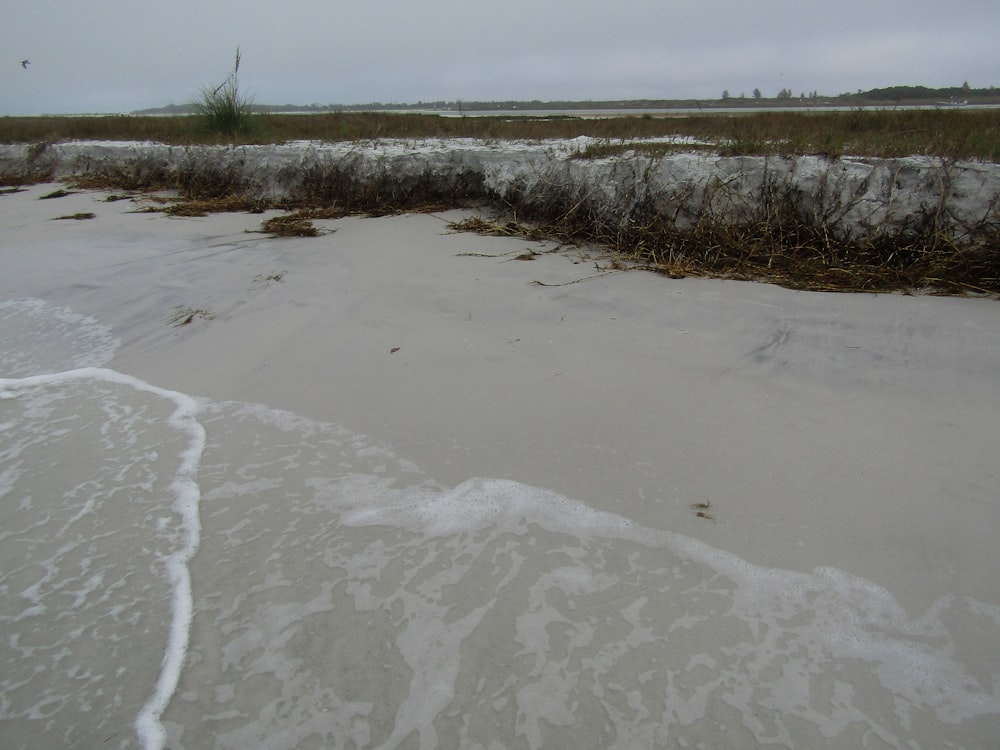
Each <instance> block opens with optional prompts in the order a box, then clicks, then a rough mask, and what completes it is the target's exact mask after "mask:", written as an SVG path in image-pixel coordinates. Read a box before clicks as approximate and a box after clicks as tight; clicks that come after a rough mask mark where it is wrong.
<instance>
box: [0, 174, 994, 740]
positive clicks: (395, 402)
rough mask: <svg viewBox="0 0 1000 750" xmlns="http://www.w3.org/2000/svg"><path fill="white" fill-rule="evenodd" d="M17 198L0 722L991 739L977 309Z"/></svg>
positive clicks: (165, 736)
mask: <svg viewBox="0 0 1000 750" xmlns="http://www.w3.org/2000/svg"><path fill="white" fill-rule="evenodd" d="M55 187H57V186H55V185H39V186H33V187H31V188H29V189H28V190H27V191H25V192H22V193H16V194H9V195H3V196H0V264H2V268H3V273H2V274H0V377H3V378H8V380H5V381H0V396H2V397H3V398H2V399H0V421H2V422H3V423H4V430H3V433H2V435H0V441H2V443H0V451H2V453H0V513H2V514H3V515H2V519H3V520H2V523H0V535H2V544H0V558H2V565H3V567H2V568H0V573H2V574H3V576H4V578H3V581H2V587H3V588H2V589H0V591H2V596H3V604H2V607H3V610H2V614H0V621H2V622H3V623H4V624H3V628H2V629H3V632H4V633H5V642H4V643H3V644H0V658H2V667H0V671H2V672H3V673H4V674H6V675H8V676H7V677H0V691H2V696H0V734H2V735H3V736H5V737H7V738H10V741H9V742H8V741H6V740H5V742H4V743H3V744H4V746H5V747H38V746H41V744H44V740H43V738H53V737H55V738H60V737H61V738H62V739H61V741H62V742H64V743H65V744H66V746H81V747H84V746H94V743H103V742H104V741H105V739H107V744H108V746H120V747H133V746H142V745H144V746H147V747H156V746H168V747H178V748H180V747H191V748H194V747H212V746H215V747H236V746H240V747H257V746H259V747H274V748H277V747H427V748H430V747H484V748H485V747H490V748H493V747H652V746H664V747H752V746H754V745H772V744H776V745H779V746H788V747H831V748H854V747H926V748H937V747H963V748H979V747H981V748H986V747H991V746H993V744H992V743H994V742H995V738H996V737H997V736H1000V586H998V584H997V580H998V574H1000V545H998V544H997V543H996V540H995V537H996V534H997V531H998V530H1000V477H998V472H1000V470H998V468H997V467H998V466H1000V462H998V460H997V455H1000V452H998V451H1000V420H998V419H997V416H998V415H1000V304H998V303H997V302H996V301H994V300H986V299H956V298H936V297H926V296H904V295H880V296H863V295H853V294H852V295H848V294H844V295H835V294H826V293H807V292H796V291H790V290H786V289H781V288H777V287H774V286H770V285H764V284H753V283H744V282H728V281H718V280H703V279H681V280H673V279H668V278H665V277H661V276H657V275H654V274H650V273H646V272H640V271H631V272H613V271H609V270H607V269H608V268H609V266H608V262H607V260H608V259H607V258H605V257H603V256H602V254H601V253H600V252H598V251H596V250H588V249H580V248H561V249H560V248H557V247H556V246H554V245H549V244H542V243H533V242H529V241H526V240H520V239H508V238H483V237H478V236H474V235H469V234H454V233H449V231H448V227H447V223H446V220H447V219H454V218H457V217H459V216H460V214H458V213H450V214H441V215H417V216H412V215H410V216H397V217H390V218H382V219H364V218H347V219H342V220H337V221H326V222H319V224H321V225H322V226H323V227H324V228H326V229H328V230H330V232H329V233H327V234H324V235H323V236H321V237H319V238H302V239H276V238H268V237H266V236H264V235H261V234H256V233H248V230H254V229H256V228H257V227H259V223H260V221H261V218H262V217H261V216H255V215H249V214H222V215H214V216H211V217H207V218H194V219H176V218H167V217H165V216H163V215H160V214H148V213H132V211H134V210H135V208H136V204H135V203H133V202H130V201H118V202H113V203H106V202H103V198H104V197H105V194H103V193H89V192H82V193H76V194H74V195H71V196H68V197H65V198H59V199H53V200H38V198H39V196H41V195H43V194H45V193H47V192H50V191H51V190H53V189H54V188H55ZM80 211H92V212H94V213H96V214H97V216H96V218H94V219H90V220H85V221H72V220H61V221H54V220H52V219H53V217H56V216H60V215H67V214H73V213H76V212H80ZM528 252H531V253H534V255H533V256H532V257H533V259H532V260H519V259H518V256H520V255H522V254H524V253H528ZM602 269H604V270H602ZM535 282H542V284H544V285H541V284H537V283H535ZM180 310H187V311H188V313H186V314H185V315H182V316H181V320H186V319H187V318H188V317H189V316H190V322H189V323H187V324H186V325H175V324H172V323H171V320H172V319H173V318H176V317H177V315H178V311H180ZM194 311H203V312H204V314H201V313H198V314H193V313H194ZM175 322H176V321H175ZM78 368H91V369H83V370H80V369H78ZM94 368H100V369H94ZM67 372H68V373H70V374H63V375H59V374H58V373H67ZM43 374H44V375H48V374H55V375H53V376H52V377H44V378H37V377H36V378H34V379H32V378H31V377H29V376H39V375H43ZM88 415H89V416H88ZM199 430H203V433H202V432H199ZM202 436H203V437H202ZM192 456H194V457H196V459H197V461H198V465H197V473H196V475H195V474H193V473H192V472H193V470H192V467H191V458H192ZM185 461H187V463H185ZM192 483H193V484H192ZM192 493H193V494H192ZM193 507H197V510H198V513H197V514H195V515H194V516H192V515H191V514H190V511H191V509H192V508H193ZM699 513H700V514H701V515H699ZM195 550H196V551H195ZM192 553H193V556H192ZM189 558H190V559H189ZM188 576H189V578H190V587H189V588H190V591H188V590H187V589H186V588H185V586H186V585H187V583H186V581H187V580H188ZM115 597H118V598H117V599H116V598H115ZM95 644H97V647H96V648H95ZM112 644H113V645H112ZM164 654H166V655H167V657H168V658H167V659H166V661H165V663H161V660H163V657H164ZM11 675H12V676H11ZM115 743H118V744H115Z"/></svg>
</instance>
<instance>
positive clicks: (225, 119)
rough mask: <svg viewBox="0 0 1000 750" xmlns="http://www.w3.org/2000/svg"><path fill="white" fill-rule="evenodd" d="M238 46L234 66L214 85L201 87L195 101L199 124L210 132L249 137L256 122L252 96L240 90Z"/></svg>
mask: <svg viewBox="0 0 1000 750" xmlns="http://www.w3.org/2000/svg"><path fill="white" fill-rule="evenodd" d="M241 58H242V56H241V55H240V48H239V47H237V48H236V60H235V62H234V63H233V69H232V70H231V71H230V72H229V75H228V76H226V78H225V80H223V81H222V83H220V84H219V85H218V86H216V87H215V88H204V89H202V92H201V101H199V102H198V104H197V110H198V115H197V118H198V124H199V125H200V126H201V127H202V128H203V129H204V130H205V131H206V132H207V133H208V134H209V135H210V136H223V137H228V138H248V137H253V135H254V130H255V128H254V126H255V124H256V121H255V116H254V114H253V99H252V98H251V97H249V96H247V95H246V94H243V93H242V92H241V91H240V82H239V77H240V60H241Z"/></svg>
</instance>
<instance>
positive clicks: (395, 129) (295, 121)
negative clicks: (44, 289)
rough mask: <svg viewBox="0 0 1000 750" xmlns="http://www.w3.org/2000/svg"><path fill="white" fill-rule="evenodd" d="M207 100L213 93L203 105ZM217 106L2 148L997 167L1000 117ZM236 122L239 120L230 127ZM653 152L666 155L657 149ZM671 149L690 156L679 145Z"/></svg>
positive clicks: (60, 132)
mask: <svg viewBox="0 0 1000 750" xmlns="http://www.w3.org/2000/svg"><path fill="white" fill-rule="evenodd" d="M234 74H235V70H234ZM227 80H228V79H227ZM210 94H212V92H207V94H206V96H208V95H210ZM218 96H219V97H224V98H225V97H228V98H225V100H224V101H222V102H215V103H216V104H218V105H219V107H218V109H219V110H221V113H220V115H219V116H220V118H221V119H222V122H221V124H220V123H218V122H216V124H215V125H211V124H209V126H206V119H205V118H202V117H197V116H181V117H131V116H120V117H4V118H0V143H45V142H56V141H64V140H74V139H76V140H119V141H120V140H128V141H157V142H161V143H169V144H177V145H190V144H217V143H235V144H252V143H281V142H286V141H291V140H317V141H354V140H357V141H364V140H371V139H378V138H480V139H486V140H489V139H495V140H509V139H527V140H543V139H550V138H575V137H578V136H590V137H592V138H597V139H601V140H605V141H607V144H608V146H609V148H621V147H623V146H622V145H621V144H623V143H627V142H629V141H634V140H640V139H649V138H665V137H684V138H689V139H694V140H695V141H697V142H699V143H702V144H707V145H704V146H700V148H708V149H714V150H717V151H718V152H720V153H722V154H724V155H760V154H774V155H804V154H812V155H822V156H830V157H836V156H844V155H850V156H869V157H879V158H890V157H901V156H911V155H914V154H921V155H930V156H941V157H945V158H951V159H978V160H980V161H986V162H1000V110H990V109H965V108H960V107H956V108H951V109H948V108H943V109H937V108H926V109H912V110H906V109H898V110H861V109H859V110H855V111H850V112H800V111H781V112H762V113H740V114H703V115H691V116H679V117H650V116H631V117H607V118H594V119H584V118H579V119H578V118H572V117H560V118H535V117H508V116H503V115H498V116H494V117H443V116H438V115H428V114H415V113H413V114H410V113H406V114H399V113H380V112H343V113H328V114H314V115H264V114H258V115H253V116H248V115H246V112H245V107H246V106H247V105H246V102H245V101H243V100H240V99H239V96H238V94H237V93H236V92H234V91H232V90H229V89H226V88H225V85H223V88H222V89H221V90H220V91H219V94H218ZM233 97H236V99H235V100H233ZM210 105H211V98H210V97H209V101H208V102H206V103H205V104H204V105H203V106H204V107H205V109H206V110H207V109H208V108H209V106H210ZM241 107H242V108H243V109H241ZM230 116H232V117H234V118H235V119H234V120H232V121H226V120H225V118H227V117H230ZM227 122H228V124H227ZM616 144H617V145H616ZM649 148H659V149H663V148H668V147H666V146H663V145H662V144H661V145H655V146H650V147H649ZM670 148H684V149H690V148H691V146H689V145H684V144H681V145H680V146H678V147H670Z"/></svg>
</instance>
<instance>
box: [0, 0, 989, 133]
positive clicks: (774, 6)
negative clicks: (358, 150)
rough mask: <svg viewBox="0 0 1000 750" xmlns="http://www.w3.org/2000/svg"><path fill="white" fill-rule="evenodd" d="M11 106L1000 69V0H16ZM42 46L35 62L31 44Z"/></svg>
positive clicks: (105, 106)
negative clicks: (222, 87)
mask: <svg viewBox="0 0 1000 750" xmlns="http://www.w3.org/2000/svg"><path fill="white" fill-rule="evenodd" d="M0 8H2V11H3V13H2V18H3V21H2V23H0V50H2V55H3V60H2V65H0V115H2V114H42V113H70V112H125V111H130V110H135V109H141V108H144V107H153V106H160V105H164V104H170V103H174V104H180V103H184V102H187V101H191V100H193V99H195V98H197V96H198V92H199V90H200V88H201V87H202V86H205V85H208V84H214V83H218V82H220V81H221V80H222V79H223V78H224V77H225V75H226V73H227V71H228V69H229V68H230V66H231V65H232V58H233V53H234V52H235V49H236V47H237V45H239V46H240V48H241V49H242V52H243V63H242V66H241V76H240V80H241V84H242V87H243V89H244V90H245V91H246V92H247V93H249V94H251V95H252V96H253V98H254V99H255V100H256V101H257V102H260V103H266V104H284V103H293V104H310V103H313V102H316V103H320V104H330V103H339V104H355V103H368V102H373V101H381V102H416V101H434V100H438V99H443V100H454V99H465V100H473V99H482V100H497V99H521V100H529V99H541V100H552V99H580V100H585V99H637V98H666V99H679V98H692V97H694V98H718V97H719V96H721V94H722V91H723V89H727V90H728V91H729V92H730V93H732V94H733V95H734V96H736V95H739V93H740V92H745V93H746V94H748V95H749V94H750V93H751V92H752V91H753V89H754V88H760V89H761V91H762V92H763V93H764V95H765V96H773V95H775V94H776V93H777V92H778V91H779V90H781V89H783V88H789V89H791V90H792V92H793V93H794V94H795V95H798V94H799V93H800V92H802V91H805V92H809V91H813V90H817V91H819V92H820V93H824V94H839V93H843V92H845V91H856V90H857V89H866V90H867V89H870V88H875V87H882V86H891V85H897V84H902V85H925V86H933V87H941V86H957V85H961V83H962V82H963V81H968V82H969V84H970V85H971V86H973V87H977V88H978V87H983V86H990V85H998V86H1000V44H998V43H997V40H998V39H1000V0H947V1H945V0H824V2H814V1H813V0H615V1H612V0H604V1H602V2H598V1H597V0H491V1H490V2H485V1H483V0H423V1H422V2H421V1H420V0H407V1H405V2H404V0H368V1H367V2H366V1H365V0H352V1H351V2H346V1H345V0H284V1H283V2H282V3H280V4H279V3H274V2H263V1H262V0H161V1H160V2H146V1H145V0H87V1H86V2H83V1H81V0H0ZM22 59H28V60H30V61H31V64H30V65H29V66H28V67H27V69H24V68H23V67H22V66H21V60H22Z"/></svg>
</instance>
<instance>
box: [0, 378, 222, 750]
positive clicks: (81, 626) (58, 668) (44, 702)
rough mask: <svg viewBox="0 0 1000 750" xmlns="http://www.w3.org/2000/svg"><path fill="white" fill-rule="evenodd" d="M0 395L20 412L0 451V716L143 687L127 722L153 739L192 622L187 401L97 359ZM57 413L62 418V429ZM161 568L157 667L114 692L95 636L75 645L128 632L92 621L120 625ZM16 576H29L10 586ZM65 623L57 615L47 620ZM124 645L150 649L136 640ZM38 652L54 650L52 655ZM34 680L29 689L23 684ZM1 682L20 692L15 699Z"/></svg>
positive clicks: (119, 654) (128, 657) (47, 711)
mask: <svg viewBox="0 0 1000 750" xmlns="http://www.w3.org/2000/svg"><path fill="white" fill-rule="evenodd" d="M133 393H138V394H140V395H141V398H139V399H136V398H135V396H134V395H133ZM0 401H7V402H16V404H11V403H8V409H9V410H14V409H19V413H17V412H16V416H15V417H14V419H13V420H12V424H10V427H11V428H12V429H11V430H10V431H9V432H5V435H4V442H3V448H2V452H0V458H2V459H3V460H4V462H5V464H7V465H6V466H5V467H4V470H3V473H4V474H6V475H8V476H10V477H12V478H11V479H10V480H9V481H7V482H6V483H5V486H4V487H3V488H2V489H3V492H2V494H0V498H2V499H3V501H4V505H3V518H4V522H3V524H2V528H3V530H4V531H3V541H4V545H5V547H7V548H8V549H11V550H15V549H16V550H18V551H19V553H20V554H19V555H18V557H17V558H14V559H11V560H10V561H8V564H7V565H5V566H4V575H3V588H4V591H5V594H6V595H7V596H6V597H5V601H6V604H5V606H4V608H3V612H2V614H0V621H2V622H4V623H5V630H6V631H7V634H8V642H7V644H6V645H7V647H8V648H9V649H10V652H9V653H8V654H7V656H8V657H9V658H7V659H4V663H6V664H11V663H16V664H17V668H16V669H12V670H11V671H10V672H8V675H11V674H14V675H17V676H16V677H14V678H13V680H11V679H7V680H4V681H3V683H0V688H2V693H0V696H2V700H0V712H2V716H3V718H4V719H5V720H12V719H23V718H25V717H27V718H29V719H33V718H40V717H46V718H48V717H51V716H54V715H56V713H58V714H59V715H60V717H61V718H63V719H64V718H65V716H66V715H72V714H73V713H74V712H79V711H83V710H85V709H87V710H91V709H93V708H95V707H96V706H95V703H96V704H98V705H100V706H101V707H102V708H104V707H105V706H104V701H101V700H99V699H98V698H97V696H105V697H108V696H110V697H113V699H114V700H113V702H112V705H111V706H109V707H108V708H116V707H118V706H120V705H122V704H125V705H129V704H131V703H132V702H133V701H134V699H135V697H136V695H135V694H134V693H133V691H134V690H136V689H138V690H139V691H143V692H145V691H146V690H149V685H151V686H152V695H151V696H150V697H149V698H148V700H146V702H145V705H143V706H142V707H141V709H140V710H139V711H138V712H137V715H136V718H135V726H136V733H137V735H138V737H139V739H140V740H141V742H142V744H143V746H144V747H146V748H161V747H163V745H164V742H165V733H164V731H163V727H162V725H161V724H160V715H161V714H162V713H163V710H164V709H165V708H166V706H167V704H168V703H169V701H170V698H171V696H172V695H173V692H174V688H175V687H176V684H177V680H178V676H179V674H180V670H181V666H182V664H183V660H184V657H185V654H186V650H187V643H188V638H189V631H190V625H191V618H192V593H191V581H190V574H189V571H188V564H189V562H190V560H191V557H192V556H193V555H194V553H195V551H196V550H197V548H198V541H199V537H200V523H199V517H198V503H199V497H200V495H199V489H198V484H197V471H198V463H199V460H200V458H201V454H202V452H203V451H204V446H205V433H204V429H203V428H202V426H201V425H200V423H199V422H198V421H197V418H196V415H197V412H198V406H197V403H196V402H195V400H194V399H192V398H190V397H188V396H185V395H183V394H179V393H176V392H172V391H166V390H163V389H160V388H156V387H155V386H151V385H149V384H148V383H145V382H143V381H140V380H137V379H135V378H132V377H129V376H127V375H123V374H121V373H118V372H115V371H112V370H103V369H97V368H84V369H77V370H71V371H68V372H63V373H58V374H49V375H38V376H32V377H27V378H22V379H20V380H10V379H3V380H0ZM66 423H72V424H73V427H72V428H71V429H69V430H67V429H64V428H63V427H62V425H64V424H66ZM53 444H55V445H53ZM168 446H170V447H169V448H168ZM161 453H162V454H163V455H161ZM8 462H9V463H8ZM53 464H55V466H57V467H58V468H57V469H56V470H53ZM36 494H37V498H35V499H36V501H37V505H38V506H39V508H38V509H37V510H34V511H33V509H32V505H34V504H35V503H27V504H26V503H24V502H23V501H24V498H25V497H29V498H30V497H33V496H35V495H36ZM134 525H138V526H140V527H141V530H140V531H139V533H137V534H136V533H129V532H131V531H132V529H131V528H130V527H133V526H134ZM129 546H132V547H133V549H132V551H131V552H128V551H127V550H128V548H129ZM98 561H100V563H99V564H98ZM144 568H145V569H146V571H149V570H150V569H154V572H155V573H156V575H155V576H154V577H153V579H149V578H143V576H142V569H144ZM137 577H138V579H139V582H138V584H137V583H135V582H134V579H136V578H137ZM161 577H163V578H165V579H166V586H165V587H164V588H166V589H167V590H168V591H169V593H170V597H169V599H170V604H169V606H168V607H166V608H165V611H164V612H163V615H162V616H163V619H164V621H166V622H167V623H168V625H167V627H166V632H165V633H164V635H163V639H164V643H163V644H161V645H160V646H159V648H162V650H163V658H162V661H161V664H160V667H159V669H158V674H157V675H155V676H154V678H153V679H152V680H151V681H150V682H149V683H148V684H146V683H144V682H143V681H142V680H140V681H139V682H138V684H131V685H130V684H127V683H125V682H124V681H121V682H118V680H113V682H118V685H117V686H116V687H115V689H114V690H113V691H112V690H110V689H108V686H107V685H106V683H107V682H108V681H109V678H110V675H109V674H108V673H106V672H105V671H104V670H106V669H108V668H110V664H108V663H107V662H106V661H105V659H106V657H107V654H103V653H101V652H100V650H98V651H97V652H96V653H92V652H90V651H89V649H91V648H93V646H94V644H93V643H88V644H84V641H86V640H91V641H96V642H98V643H100V646H98V649H100V647H101V646H105V645H108V644H109V643H110V644H117V643H118V642H119V641H122V640H127V639H126V638H125V636H127V635H128V633H127V632H125V633H122V632H118V631H115V630H114V629H113V628H112V631H111V633H110V634H109V635H107V636H106V639H105V641H106V642H103V641H102V639H101V637H100V636H99V635H98V634H100V633H103V631H104V628H103V626H102V620H103V619H104V618H105V617H107V616H108V615H109V614H110V616H111V618H112V619H113V620H114V621H116V622H120V623H123V624H124V625H125V626H126V627H128V626H134V625H135V624H136V623H137V622H139V621H142V620H143V619H145V618H146V617H148V615H149V614H150V613H151V612H155V611H156V610H157V609H158V607H156V606H155V603H154V602H155V600H157V599H161V598H162V592H158V591H157V587H158V584H157V582H156V579H157V578H161ZM22 581H24V582H28V581H31V583H30V585H27V586H26V587H24V588H20V582H22ZM18 589H20V590H18ZM148 599H152V600H153V601H152V602H150V601H147V600H148ZM22 601H23V602H25V603H26V604H27V606H25V605H24V604H22V603H21V602H22ZM147 605H149V606H148V609H147ZM63 620H65V621H66V623H67V624H66V625H65V626H63V627H59V626H58V625H57V624H56V623H58V622H59V621H63ZM28 641H31V642H32V643H33V644H34V645H31V646H27V645H25V644H26V643H27V642H28ZM131 647H132V648H136V649H137V650H141V651H145V650H149V649H156V648H157V647H158V646H157V644H156V642H155V641H148V640H147V639H143V638H139V639H137V642H136V643H134V644H131ZM40 653H47V654H52V656H51V657H50V661H49V662H48V663H46V662H45V661H44V660H42V659H40V658H39V655H40ZM112 653H113V654H114V655H115V658H116V659H118V660H120V661H119V664H120V665H121V667H120V668H119V669H120V670H121V669H122V668H124V669H125V670H127V671H131V669H130V667H131V662H132V661H133V659H134V656H133V654H131V653H129V650H128V649H121V650H119V648H118V646H117V645H115V646H114V647H113V648H112ZM18 657H20V658H18ZM67 661H68V663H69V665H70V666H68V667H64V666H63V663H64V662H67ZM50 671H52V672H56V673H57V675H58V673H60V672H61V673H62V675H63V677H64V679H65V680H66V682H65V685H66V686H67V687H68V686H71V685H73V684H74V682H75V681H78V679H79V677H80V675H84V676H86V677H88V678H90V679H88V681H87V683H85V684H90V682H91V681H93V683H94V684H95V687H94V688H93V692H89V691H86V690H84V691H78V690H70V691H68V692H65V693H62V692H60V693H59V694H58V696H56V695H53V693H54V691H55V690H57V688H56V687H55V685H57V684H58V680H56V681H53V679H52V677H51V676H50V675H48V674H46V673H47V672H50ZM116 677H118V678H120V677H121V674H120V673H119V674H118V675H116ZM36 683H37V684H38V688H37V691H35V690H25V689H24V688H26V687H30V686H34V685H35V684H36ZM97 685H99V687H96V686H97ZM12 686H13V687H14V688H18V689H19V690H18V691H17V692H16V695H15V691H12V690H11V687H12ZM39 696H44V697H42V699H41V700H38V701H37V702H35V703H33V704H32V703H31V701H32V700H33V698H38V697H39ZM25 701H26V703H25ZM105 719H107V716H105ZM54 723H56V724H59V725H63V724H64V722H63V721H62V720H60V721H58V722H54ZM101 724H102V722H99V721H94V722H92V726H95V725H96V726H100V725H101ZM69 726H70V727H72V724H69ZM59 728H60V730H65V729H66V726H65V725H63V726H60V727H59Z"/></svg>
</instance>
